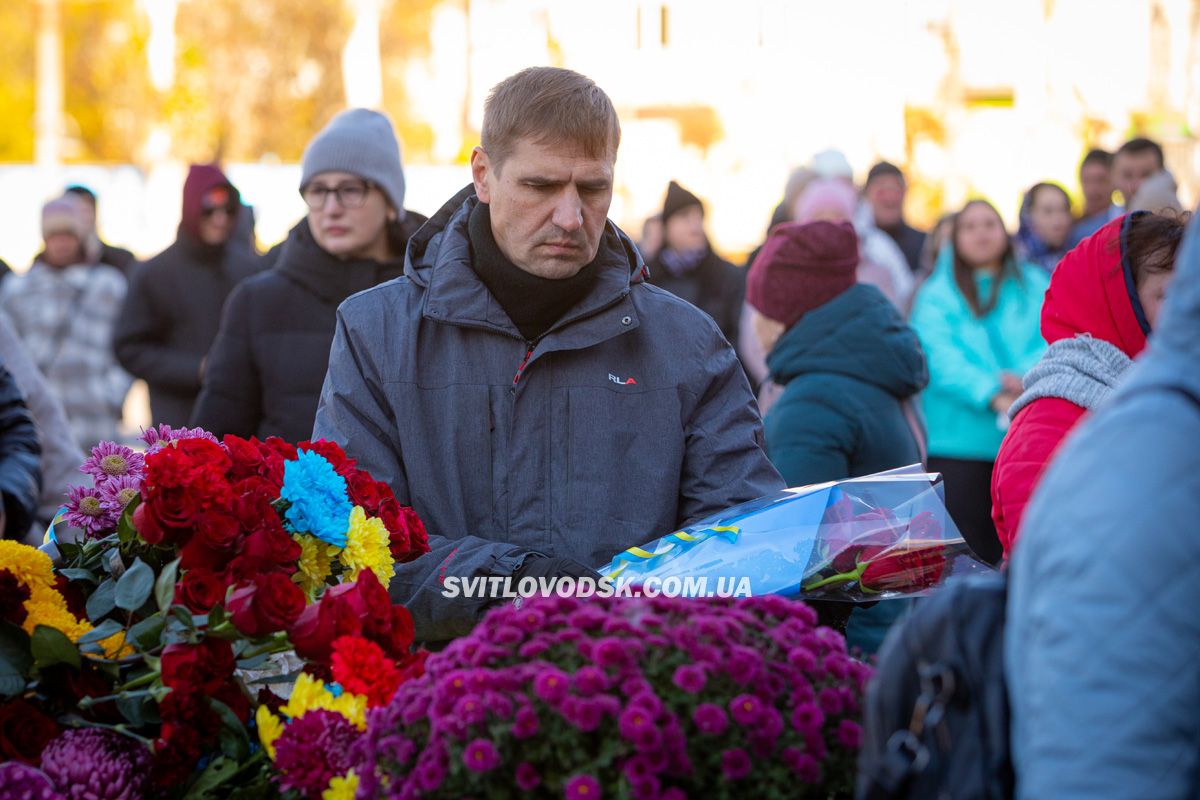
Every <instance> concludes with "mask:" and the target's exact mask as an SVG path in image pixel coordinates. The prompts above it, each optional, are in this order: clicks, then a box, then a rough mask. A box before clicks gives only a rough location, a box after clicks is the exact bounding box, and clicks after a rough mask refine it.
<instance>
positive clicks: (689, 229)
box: [663, 205, 708, 253]
mask: <svg viewBox="0 0 1200 800" xmlns="http://www.w3.org/2000/svg"><path fill="white" fill-rule="evenodd" d="M663 232H664V235H665V236H666V242H667V247H670V248H671V249H672V250H678V251H679V252H681V253H687V252H690V251H692V250H700V249H702V248H703V247H704V246H705V245H706V244H707V243H708V238H707V237H705V235H704V209H703V208H701V207H700V206H697V205H690V206H687V207H686V208H683V209H680V210H679V211H676V212H675V213H674V214H672V215H671V216H669V217H667V224H666V227H665V228H664V230H663Z"/></svg>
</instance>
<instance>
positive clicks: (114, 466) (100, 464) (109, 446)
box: [79, 442, 146, 481]
mask: <svg viewBox="0 0 1200 800" xmlns="http://www.w3.org/2000/svg"><path fill="white" fill-rule="evenodd" d="M79 471H80V472H82V473H85V474H87V475H91V476H92V477H93V478H95V479H96V480H97V481H103V480H106V479H108V478H120V477H124V476H131V477H134V478H137V479H139V480H140V479H141V478H142V477H143V476H144V475H145V471H146V457H145V456H143V455H142V454H141V453H138V452H135V451H133V450H131V449H129V448H128V447H126V446H125V445H121V444H117V443H116V442H101V443H100V444H98V445H96V446H95V447H93V448H92V454H91V455H90V456H88V459H87V461H84V462H83V466H81V467H80V468H79Z"/></svg>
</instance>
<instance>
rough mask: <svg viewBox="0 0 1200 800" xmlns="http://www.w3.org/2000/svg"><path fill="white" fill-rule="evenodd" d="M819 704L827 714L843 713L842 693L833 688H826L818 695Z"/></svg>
mask: <svg viewBox="0 0 1200 800" xmlns="http://www.w3.org/2000/svg"><path fill="white" fill-rule="evenodd" d="M817 703H818V704H819V705H820V706H821V710H822V711H824V712H825V713H826V714H830V715H833V714H840V713H842V706H843V703H842V693H841V692H839V691H838V690H837V689H836V688H834V687H833V686H826V687H825V688H824V689H822V690H821V693H820V694H818V695H817Z"/></svg>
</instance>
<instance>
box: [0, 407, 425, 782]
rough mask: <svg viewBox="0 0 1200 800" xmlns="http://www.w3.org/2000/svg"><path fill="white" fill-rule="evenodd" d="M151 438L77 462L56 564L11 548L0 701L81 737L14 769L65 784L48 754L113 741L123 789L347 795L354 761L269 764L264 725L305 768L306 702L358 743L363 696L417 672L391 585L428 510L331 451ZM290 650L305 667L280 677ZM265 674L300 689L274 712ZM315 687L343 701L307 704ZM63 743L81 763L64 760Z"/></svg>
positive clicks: (193, 433)
mask: <svg viewBox="0 0 1200 800" xmlns="http://www.w3.org/2000/svg"><path fill="white" fill-rule="evenodd" d="M145 442H146V444H147V445H148V449H147V451H146V453H145V454H144V455H143V454H141V453H137V452H134V451H133V450H131V449H129V448H125V447H122V446H119V445H116V444H113V443H104V444H101V445H100V446H99V447H97V448H96V449H95V450H94V451H93V453H92V456H91V457H90V458H89V459H88V460H87V462H85V464H84V465H83V467H82V470H83V471H84V472H87V473H89V474H90V475H91V476H92V477H93V479H94V484H93V486H91V487H77V488H73V489H72V490H71V491H70V493H69V496H68V497H69V502H68V505H67V507H66V509H65V517H66V520H67V521H68V522H69V523H70V524H71V525H72V526H74V527H77V528H80V529H82V530H83V531H84V532H85V537H84V539H83V540H82V541H76V542H66V541H57V540H56V539H54V537H53V533H50V534H48V542H47V545H46V546H44V548H43V549H44V550H47V551H49V552H52V553H54V554H56V555H57V556H58V557H59V558H60V560H61V563H60V564H59V566H58V569H57V570H54V569H52V567H51V561H50V556H49V555H47V554H46V553H43V552H39V551H37V550H34V549H33V548H28V547H23V546H20V545H14V546H12V547H7V548H6V549H4V550H0V696H3V697H6V698H11V699H10V700H8V702H7V703H4V704H0V719H2V718H3V715H4V712H5V709H6V708H8V707H9V706H11V705H13V704H22V708H24V706H29V707H30V708H31V709H32V710H33V711H32V712H30V713H36V714H37V715H40V716H39V717H37V718H38V719H44V720H45V721H47V722H48V723H49V724H48V725H47V724H43V725H42V726H41V727H40V728H39V730H43V731H45V732H46V733H47V734H57V733H58V731H59V729H60V728H64V727H65V728H77V729H81V730H66V731H65V732H64V733H62V734H61V735H60V736H56V737H54V738H53V740H52V741H50V742H49V743H47V742H45V741H42V742H39V743H37V744H36V745H27V746H26V750H25V752H23V753H22V759H21V760H23V761H25V762H26V763H27V764H29V765H30V766H31V767H33V766H40V767H41V769H42V772H43V773H44V775H43V777H44V778H45V779H46V780H47V781H49V782H50V784H51V785H53V786H54V787H56V788H57V789H59V790H64V791H65V786H64V781H69V775H68V773H70V774H75V773H73V772H71V770H70V769H66V767H63V768H62V769H59V768H58V767H56V766H54V765H55V764H59V765H60V766H61V765H64V764H65V765H71V764H76V763H87V758H85V757H84V756H83V755H80V754H81V753H83V752H84V751H87V752H91V751H92V750H96V751H97V752H98V751H101V750H102V751H104V752H105V753H109V754H110V755H111V758H112V759H116V761H117V762H120V763H119V765H118V767H119V768H118V767H113V770H115V773H120V774H125V772H128V773H129V775H130V776H131V777H129V778H128V781H129V782H130V783H129V785H130V786H136V787H138V788H137V790H136V791H134V790H132V789H131V790H130V793H128V794H125V795H120V796H122V797H137V796H140V795H141V793H142V792H143V790H144V791H145V792H152V793H155V794H165V795H168V796H184V795H187V796H189V797H193V796H195V797H200V796H214V797H217V796H227V795H228V794H229V793H230V792H231V791H233V789H234V787H237V788H238V791H239V792H242V793H243V795H244V796H258V794H260V793H265V794H270V793H272V792H277V791H278V790H279V788H284V789H294V790H298V791H300V792H301V793H303V794H304V795H305V796H311V797H320V796H321V793H322V792H324V791H325V790H326V789H328V788H330V784H331V782H332V781H333V779H334V778H337V779H338V780H339V781H340V782H341V783H340V784H339V785H340V786H341V787H342V788H343V789H345V788H347V787H349V786H350V784H351V782H352V781H353V776H352V775H347V774H346V770H341V771H335V772H332V773H330V774H328V775H325V777H326V780H325V783H324V785H322V786H320V787H317V786H316V785H315V783H314V782H313V780H312V779H311V776H308V777H307V778H304V779H301V778H298V777H296V775H297V774H298V773H296V772H295V770H292V769H276V768H275V766H274V756H275V754H276V750H277V748H275V747H273V746H260V745H259V743H258V742H259V741H261V742H263V743H264V745H265V744H266V743H267V742H268V741H269V738H270V737H269V736H266V735H264V731H263V730H262V729H258V730H257V731H256V728H259V723H260V722H261V723H266V724H267V725H268V726H270V725H271V724H272V721H273V722H274V723H276V725H275V727H278V728H279V729H280V730H279V731H278V732H282V734H283V736H282V740H285V741H287V742H288V744H286V745H284V746H283V749H282V752H284V753H285V754H287V757H288V758H291V759H293V760H294V761H295V762H296V763H313V759H315V758H317V754H316V751H317V750H320V749H321V747H320V746H318V744H317V741H316V740H313V739H311V737H310V738H306V737H305V736H303V735H301V733H302V731H303V728H304V725H309V727H311V726H312V725H313V724H315V723H313V722H305V720H307V719H308V716H309V713H311V712H315V711H318V710H320V711H322V712H323V713H336V714H338V715H340V716H341V718H342V719H343V720H345V721H346V722H347V724H350V725H351V726H352V727H353V729H354V734H355V735H358V731H359V730H360V727H354V723H355V722H356V721H360V720H361V717H362V710H363V708H365V706H366V704H367V703H368V701H370V702H373V703H379V702H386V699H387V698H390V696H391V693H392V692H394V691H395V689H396V687H398V686H399V685H400V683H401V682H402V681H403V680H405V679H406V678H408V677H410V676H412V675H415V674H419V673H420V672H421V669H422V664H423V660H424V656H423V654H418V653H413V652H411V649H412V643H413V627H412V621H411V618H410V617H409V615H408V612H407V611H406V610H405V609H404V608H402V607H400V606H393V605H392V604H391V602H390V599H389V597H388V594H387V590H386V588H385V587H386V582H387V581H388V580H389V579H390V578H391V577H392V575H393V573H394V564H395V563H396V562H397V561H400V562H403V561H407V560H411V559H413V558H416V557H417V556H419V555H420V554H422V553H424V552H427V551H428V544H427V540H426V535H425V531H424V528H423V526H422V525H421V523H420V520H419V519H418V518H417V517H416V515H415V514H414V513H413V511H412V509H411V508H405V507H402V506H400V505H399V503H398V502H397V501H396V498H395V496H394V495H393V493H392V492H391V490H390V489H389V487H387V486H386V485H385V484H382V483H379V482H377V481H375V480H373V479H372V478H371V476H370V475H369V474H367V473H366V472H364V471H362V470H359V469H358V468H357V467H356V465H355V463H354V461H353V460H351V459H350V458H348V457H347V456H346V454H345V453H344V452H343V451H342V449H341V448H340V447H338V446H337V445H336V444H334V443H331V442H324V441H318V442H304V443H301V444H300V445H297V446H293V445H291V444H288V443H286V442H283V441H282V440H279V439H274V438H272V439H268V440H267V441H265V442H264V441H259V440H257V439H249V440H246V439H240V438H238V437H233V436H227V437H225V438H224V439H223V440H222V441H217V440H216V439H215V438H214V437H213V436H211V435H210V434H208V433H206V432H204V431H202V430H199V429H194V430H186V429H184V430H173V429H170V428H167V427H165V426H163V427H160V428H158V429H155V430H152V431H149V432H148V433H147V434H146V436H145ZM5 544H6V545H7V544H8V543H5ZM18 548H19V549H18ZM381 581H382V583H381ZM6 582H7V583H6ZM9 584H11V587H10V586H9ZM8 588H11V589H12V592H8V591H5V589H8ZM283 654H294V655H291V656H290V658H291V666H292V667H294V669H291V670H286V671H284V672H283V673H282V674H280V671H279V670H278V669H274V670H273V669H272V668H271V667H272V663H273V662H278V660H279V659H280V658H281V657H283ZM285 663H286V660H285ZM252 676H253V677H252ZM326 681H328V684H326ZM335 682H336V683H335ZM273 683H279V684H281V685H283V686H284V687H288V686H292V685H294V686H295V689H296V691H295V692H294V693H293V696H292V697H291V698H290V699H289V700H288V704H289V705H288V706H286V707H285V708H286V710H285V711H283V715H282V716H279V715H278V713H277V712H278V710H279V709H280V707H283V706H284V699H283V698H282V697H280V696H278V695H277V694H275V693H273V692H271V691H269V690H268V687H269V686H270V685H271V684H273ZM316 684H320V685H321V686H326V685H328V686H329V687H332V688H330V689H328V691H331V692H334V693H336V697H335V698H334V699H336V701H337V702H336V703H331V704H326V705H328V706H330V707H325V706H322V705H320V703H317V704H316V705H313V702H316V701H314V699H313V698H314V697H316V696H317V693H315V692H314V691H313V690H312V687H313V686H314V685H316ZM314 719H317V718H316V717H314ZM285 722H286V725H285ZM301 723H304V725H302V724H301ZM293 727H298V730H299V732H297V733H296V735H295V736H292V737H291V738H290V739H289V738H288V736H289V732H290V731H291V730H292V728H293ZM274 729H275V728H272V730H274ZM84 732H86V733H88V734H89V736H88V737H84V738H80V736H78V735H76V734H81V733H84ZM96 733H102V734H103V735H101V736H99V737H97V736H96V735H93V734H96ZM268 733H269V731H268ZM63 737H66V744H64V745H62V747H59V746H58V744H57V743H58V742H59V740H60V739H62V738H63ZM113 737H116V738H113ZM292 740H295V741H292ZM130 742H132V743H133V745H132V749H130V746H131V745H130ZM118 745H119V746H118ZM63 747H66V748H67V749H68V750H69V752H70V753H72V754H74V755H72V756H71V757H66V758H63V757H60V755H54V754H55V753H59V751H60V750H62V748H63ZM55 748H57V749H55ZM110 751H111V752H110ZM112 753H116V755H112ZM96 757H97V758H98V757H99V756H96ZM56 759H57V760H56ZM126 762H128V763H127V764H126ZM289 763H290V762H289ZM120 765H125V766H120ZM142 767H147V768H148V769H142ZM64 769H66V772H64V771H63V770H64ZM71 769H74V767H71ZM56 770H58V771H57V772H56ZM135 773H136V776H140V777H134V776H135ZM5 774H7V773H5ZM322 774H324V773H322ZM25 777H26V778H29V775H26V776H25ZM14 780H15V778H14ZM30 780H34V778H30ZM3 781H4V777H3V775H2V774H0V794H3V792H4V791H5V785H4V782H3ZM143 783H144V784H145V786H143V785H142V784H143ZM113 796H117V795H113Z"/></svg>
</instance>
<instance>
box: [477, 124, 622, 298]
mask: <svg viewBox="0 0 1200 800" xmlns="http://www.w3.org/2000/svg"><path fill="white" fill-rule="evenodd" d="M615 160H616V154H615V153H613V154H611V155H608V156H605V157H602V158H596V157H593V156H589V155H587V154H585V153H584V152H583V151H582V150H581V149H580V148H579V147H578V146H576V145H574V144H572V143H568V142H563V143H554V144H543V143H539V142H535V141H531V140H529V139H522V140H520V141H519V142H517V146H516V147H515V148H514V149H513V151H512V153H510V154H509V156H508V158H506V159H505V160H504V162H503V163H502V164H500V165H498V166H497V165H495V164H493V163H492V162H491V160H490V159H489V158H488V154H487V153H485V152H484V151H483V148H481V147H476V148H475V152H474V153H472V154H471V174H472V176H473V177H474V181H475V193H476V194H477V195H478V196H479V199H480V200H482V201H483V202H485V203H487V204H488V206H489V207H490V211H491V217H492V235H493V236H495V238H496V244H498V245H499V246H500V251H501V252H502V253H504V255H505V256H506V257H507V258H508V259H509V260H510V261H512V262H513V263H514V264H516V265H517V266H518V267H520V268H521V269H523V270H525V271H526V272H529V273H531V274H533V275H537V276H538V277H541V278H550V279H561V278H569V277H571V276H573V275H575V274H576V273H578V272H579V270H581V269H583V268H584V267H585V266H586V265H587V264H589V263H590V262H591V261H592V259H594V258H595V257H596V251H597V250H598V249H599V247H600V237H601V236H602V235H603V233H604V223H605V221H606V220H607V219H608V207H609V205H610V204H611V203H612V193H613V164H614V162H615Z"/></svg>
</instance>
